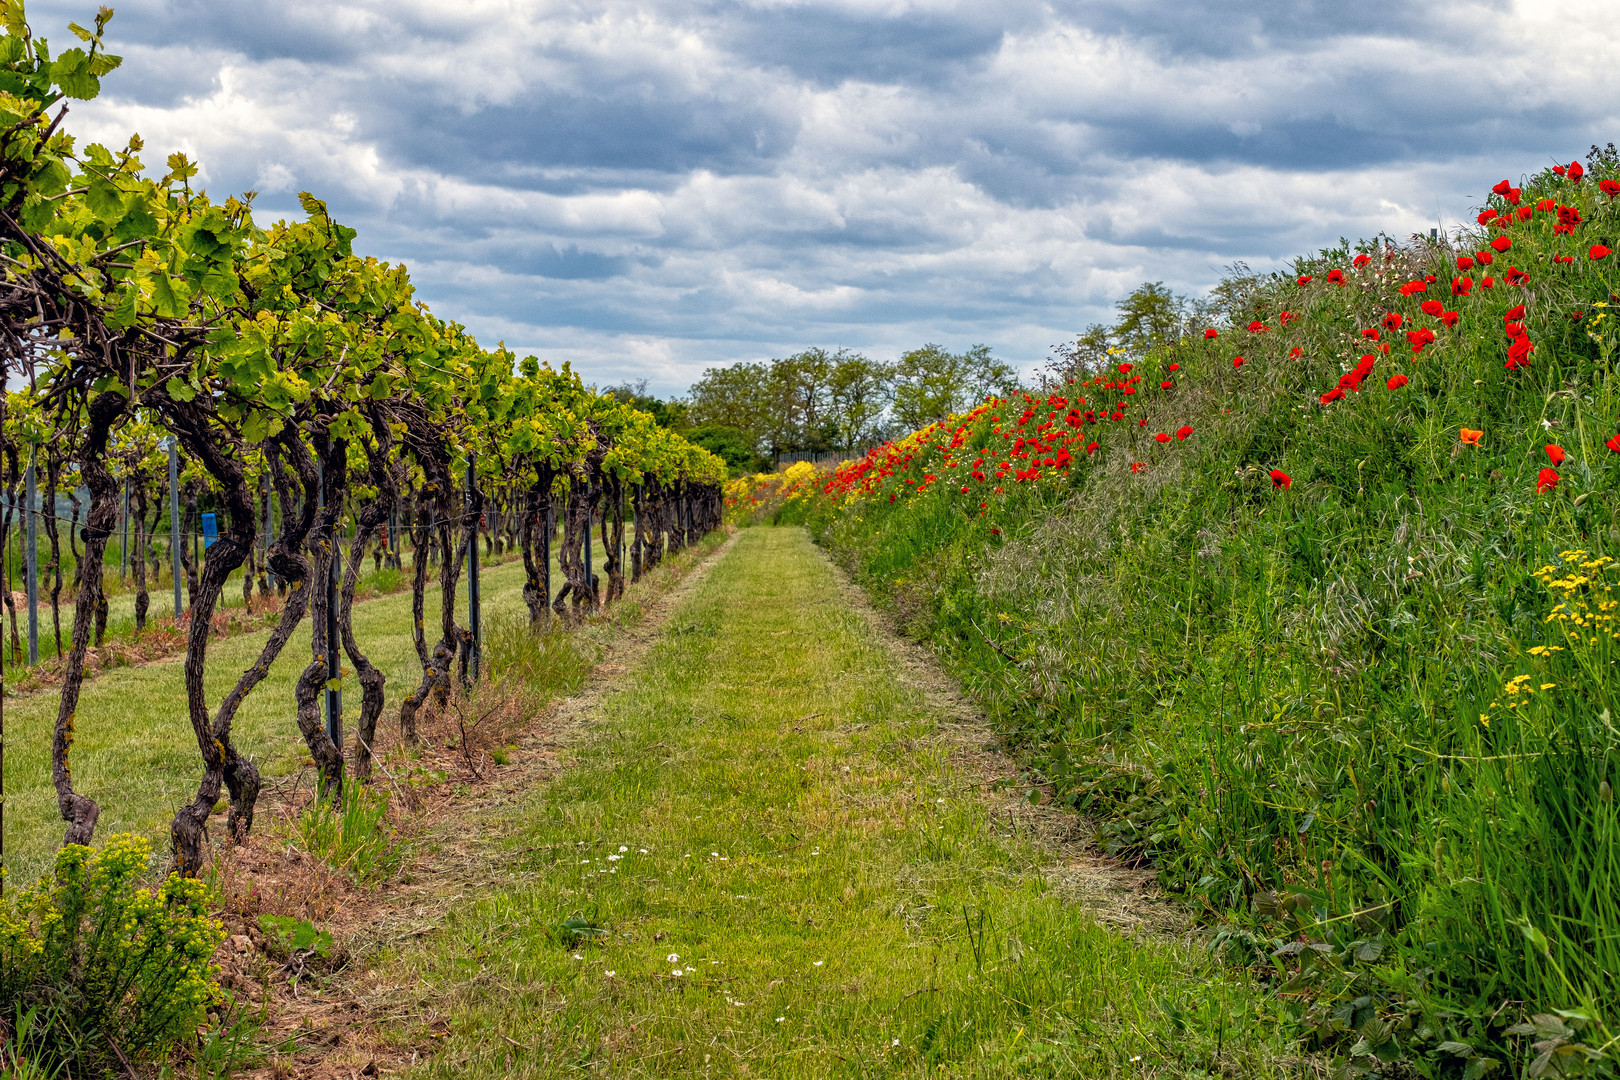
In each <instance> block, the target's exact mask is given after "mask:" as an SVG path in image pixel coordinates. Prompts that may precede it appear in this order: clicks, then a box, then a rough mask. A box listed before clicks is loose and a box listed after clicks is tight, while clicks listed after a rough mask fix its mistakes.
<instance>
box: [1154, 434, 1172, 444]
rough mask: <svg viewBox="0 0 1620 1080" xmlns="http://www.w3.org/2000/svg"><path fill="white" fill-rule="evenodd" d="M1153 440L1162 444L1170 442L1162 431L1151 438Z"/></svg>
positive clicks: (1168, 437)
mask: <svg viewBox="0 0 1620 1080" xmlns="http://www.w3.org/2000/svg"><path fill="white" fill-rule="evenodd" d="M1153 438H1154V439H1155V440H1157V441H1158V442H1162V443H1165V442H1169V441H1170V436H1168V435H1166V434H1165V433H1164V432H1162V431H1161V432H1159V433H1158V434H1157V435H1155V436H1153Z"/></svg>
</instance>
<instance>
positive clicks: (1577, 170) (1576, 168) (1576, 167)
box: [1569, 161, 1586, 182]
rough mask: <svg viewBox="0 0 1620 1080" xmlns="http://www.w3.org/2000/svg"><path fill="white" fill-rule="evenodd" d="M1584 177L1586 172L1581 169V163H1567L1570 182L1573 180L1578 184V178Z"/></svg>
mask: <svg viewBox="0 0 1620 1080" xmlns="http://www.w3.org/2000/svg"><path fill="white" fill-rule="evenodd" d="M1585 175H1586V170H1585V169H1583V168H1581V163H1580V162H1578V161H1572V162H1570V163H1569V178H1570V179H1571V180H1575V181H1577V182H1578V181H1579V180H1580V178H1581V177H1583V176H1585Z"/></svg>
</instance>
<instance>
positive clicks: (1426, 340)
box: [1406, 326, 1434, 355]
mask: <svg viewBox="0 0 1620 1080" xmlns="http://www.w3.org/2000/svg"><path fill="white" fill-rule="evenodd" d="M1406 343H1407V344H1408V345H1410V346H1412V352H1413V354H1414V355H1415V354H1417V353H1420V352H1422V351H1423V346H1425V345H1432V344H1434V331H1433V330H1430V329H1429V328H1428V327H1427V326H1420V327H1418V328H1417V329H1416V330H1413V331H1411V332H1409V333H1408V334H1407V335H1406Z"/></svg>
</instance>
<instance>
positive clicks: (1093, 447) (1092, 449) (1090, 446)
mask: <svg viewBox="0 0 1620 1080" xmlns="http://www.w3.org/2000/svg"><path fill="white" fill-rule="evenodd" d="M1096 452H1097V444H1096V443H1094V442H1090V443H1086V453H1088V454H1095V453H1096Z"/></svg>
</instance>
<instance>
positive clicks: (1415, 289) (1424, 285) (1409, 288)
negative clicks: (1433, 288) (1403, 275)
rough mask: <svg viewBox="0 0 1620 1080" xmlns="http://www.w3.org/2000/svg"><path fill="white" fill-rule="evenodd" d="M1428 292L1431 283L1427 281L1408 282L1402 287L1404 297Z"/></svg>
mask: <svg viewBox="0 0 1620 1080" xmlns="http://www.w3.org/2000/svg"><path fill="white" fill-rule="evenodd" d="M1428 291H1429V283H1428V282H1427V281H1408V282H1407V283H1406V284H1405V285H1402V286H1401V295H1402V296H1412V295H1414V294H1416V293H1420V292H1428Z"/></svg>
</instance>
